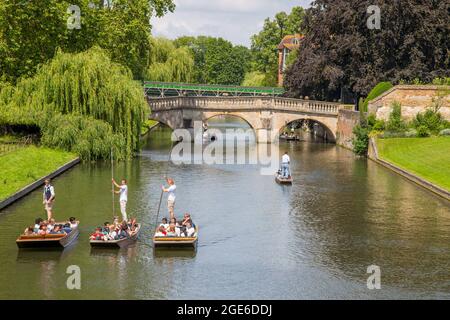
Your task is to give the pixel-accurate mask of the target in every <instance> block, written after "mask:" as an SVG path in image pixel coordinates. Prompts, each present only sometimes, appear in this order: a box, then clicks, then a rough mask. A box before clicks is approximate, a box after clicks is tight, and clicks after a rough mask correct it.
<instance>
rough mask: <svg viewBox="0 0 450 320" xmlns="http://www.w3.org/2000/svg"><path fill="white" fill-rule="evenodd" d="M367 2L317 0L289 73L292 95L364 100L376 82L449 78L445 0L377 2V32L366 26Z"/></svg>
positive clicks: (449, 29) (447, 7)
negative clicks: (346, 93)
mask: <svg viewBox="0 0 450 320" xmlns="http://www.w3.org/2000/svg"><path fill="white" fill-rule="evenodd" d="M373 4H374V3H373V1H369V0H350V1H349V0H316V1H315V2H313V4H312V6H311V8H309V9H307V11H306V15H305V22H304V24H303V28H304V29H305V30H306V37H305V39H304V41H303V42H302V44H301V47H300V51H299V56H298V59H297V61H296V63H295V64H294V65H293V66H292V67H291V68H290V69H289V70H288V72H287V76H286V79H285V85H286V87H287V89H288V90H289V91H290V92H291V94H292V95H294V96H300V95H307V96H310V97H313V98H315V99H328V100H330V99H337V98H339V96H340V91H341V89H345V90H348V91H350V92H353V93H354V94H355V96H366V95H367V94H368V93H369V91H370V89H371V88H373V87H374V86H375V85H376V84H377V83H378V82H380V81H391V82H392V83H398V82H399V81H400V80H401V79H403V80H406V81H411V80H412V79H415V78H418V79H420V80H421V81H423V82H431V80H432V79H433V78H435V77H442V76H448V75H449V72H450V71H449V70H450V68H449V63H450V58H449V48H450V38H449V37H448V35H449V34H450V24H449V23H448V12H449V10H450V2H449V1H415V0H398V1H390V0H379V1H376V4H377V5H378V6H379V7H380V9H381V19H382V20H381V23H382V25H381V29H380V30H377V29H373V30H371V29H369V28H368V27H367V19H368V18H369V14H367V8H368V7H369V6H370V5H373Z"/></svg>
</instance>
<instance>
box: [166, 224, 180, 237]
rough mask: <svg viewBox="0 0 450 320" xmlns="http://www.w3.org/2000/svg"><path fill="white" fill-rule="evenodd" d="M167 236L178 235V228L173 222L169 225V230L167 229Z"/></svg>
mask: <svg viewBox="0 0 450 320" xmlns="http://www.w3.org/2000/svg"><path fill="white" fill-rule="evenodd" d="M167 236H168V237H178V235H177V230H176V228H175V225H174V224H171V225H170V226H169V230H167Z"/></svg>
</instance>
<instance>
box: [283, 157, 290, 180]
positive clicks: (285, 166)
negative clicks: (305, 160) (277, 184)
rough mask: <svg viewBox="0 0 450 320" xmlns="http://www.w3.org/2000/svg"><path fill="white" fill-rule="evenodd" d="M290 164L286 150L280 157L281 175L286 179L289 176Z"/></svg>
mask: <svg viewBox="0 0 450 320" xmlns="http://www.w3.org/2000/svg"><path fill="white" fill-rule="evenodd" d="M290 165H291V158H290V157H289V154H288V152H287V151H286V153H285V154H284V155H283V157H282V158H281V170H282V177H283V178H284V179H288V178H289V177H290V176H291V170H290Z"/></svg>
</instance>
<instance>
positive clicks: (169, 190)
mask: <svg viewBox="0 0 450 320" xmlns="http://www.w3.org/2000/svg"><path fill="white" fill-rule="evenodd" d="M166 180H167V183H168V184H169V187H168V188H165V187H164V186H163V187H162V190H163V192H167V193H168V194H169V196H168V197H167V208H168V209H169V214H170V220H172V219H173V218H175V199H176V196H175V190H176V189H177V186H176V185H175V181H174V180H173V179H170V178H167V179H166Z"/></svg>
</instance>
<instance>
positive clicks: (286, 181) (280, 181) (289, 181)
mask: <svg viewBox="0 0 450 320" xmlns="http://www.w3.org/2000/svg"><path fill="white" fill-rule="evenodd" d="M275 181H276V182H277V183H278V184H292V183H293V182H294V179H293V178H292V176H291V177H289V178H283V177H282V176H281V175H280V174H277V175H276V177H275Z"/></svg>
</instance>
